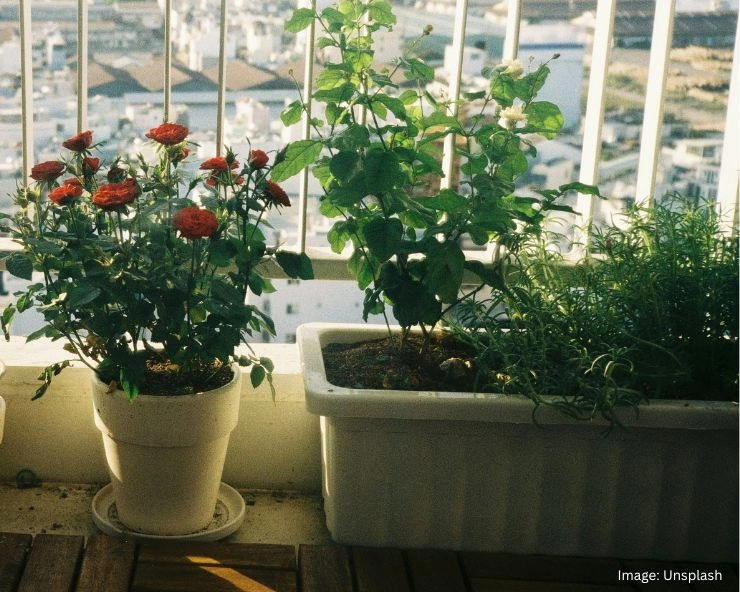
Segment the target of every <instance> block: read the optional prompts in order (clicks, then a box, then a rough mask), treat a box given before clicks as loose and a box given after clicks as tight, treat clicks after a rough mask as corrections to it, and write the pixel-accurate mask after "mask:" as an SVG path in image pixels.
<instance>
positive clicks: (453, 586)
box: [406, 549, 466, 592]
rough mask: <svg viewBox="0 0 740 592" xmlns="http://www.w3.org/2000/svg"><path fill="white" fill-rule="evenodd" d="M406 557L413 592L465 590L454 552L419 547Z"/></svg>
mask: <svg viewBox="0 0 740 592" xmlns="http://www.w3.org/2000/svg"><path fill="white" fill-rule="evenodd" d="M406 557H407V560H408V566H409V572H410V574H411V581H412V584H413V588H414V591H415V592H466V587H465V580H464V578H463V574H462V570H461V569H460V563H459V561H458V556H457V554H456V553H455V552H453V551H437V550H432V549H420V550H413V551H408V552H407V553H406Z"/></svg>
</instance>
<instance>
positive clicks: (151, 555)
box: [139, 541, 296, 571]
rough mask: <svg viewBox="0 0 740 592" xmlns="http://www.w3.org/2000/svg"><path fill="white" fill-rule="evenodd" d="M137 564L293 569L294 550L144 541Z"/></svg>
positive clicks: (247, 544) (239, 545)
mask: <svg viewBox="0 0 740 592" xmlns="http://www.w3.org/2000/svg"><path fill="white" fill-rule="evenodd" d="M139 561H140V562H150V563H181V564H188V565H191V564H193V563H198V564H214V565H226V566H230V567H255V568H268V569H285V570H292V571H295V569H296V557H295V547H293V546H292V545H263V544H251V543H211V542H207V543H204V542H171V541H145V542H142V543H141V544H140V549H139Z"/></svg>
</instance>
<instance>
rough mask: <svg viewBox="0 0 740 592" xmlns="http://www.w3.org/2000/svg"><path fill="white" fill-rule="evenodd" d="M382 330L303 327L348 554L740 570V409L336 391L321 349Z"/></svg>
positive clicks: (329, 506)
mask: <svg viewBox="0 0 740 592" xmlns="http://www.w3.org/2000/svg"><path fill="white" fill-rule="evenodd" d="M383 332H385V328H384V327H378V328H375V327H371V326H367V325H361V326H346V325H345V326H341V325H332V324H308V325H304V326H301V327H299V330H298V343H299V347H300V351H301V356H302V363H303V373H304V374H303V375H304V381H305V385H306V404H307V407H308V410H309V411H310V412H312V413H315V414H317V415H320V416H321V426H322V447H323V451H322V453H323V462H324V467H323V495H324V503H325V512H326V517H327V526H328V528H329V530H330V532H331V533H332V537H333V538H334V539H335V540H336V541H337V542H341V543H345V544H356V545H369V546H393V547H435V548H445V549H457V550H479V551H494V552H495V551H505V552H513V553H547V554H555V555H580V556H600V557H608V556H613V557H628V558H652V559H666V560H695V561H709V560H711V561H733V562H734V561H737V555H738V444H737V443H738V409H737V405H735V404H732V403H712V402H709V403H704V402H690V401H689V402H687V401H661V402H653V403H651V404H650V405H646V406H644V407H642V408H641V410H640V415H639V418H635V417H634V414H633V413H632V412H630V411H628V410H625V412H624V414H623V415H624V423H625V425H626V429H620V428H617V429H615V430H614V431H612V432H611V433H610V434H609V435H604V428H605V424H604V423H600V422H596V421H594V422H588V423H585V422H576V421H574V420H570V419H568V418H566V417H564V416H561V415H560V414H558V413H556V412H554V411H552V410H549V409H544V410H542V413H539V414H538V425H534V424H533V423H532V403H531V402H529V401H528V400H526V399H525V398H523V397H516V396H506V397H504V396H501V395H480V394H473V393H439V392H407V391H379V392H378V391H363V390H356V389H347V388H340V387H336V386H334V385H331V384H329V383H328V382H327V381H326V378H325V374H324V367H323V359H322V355H321V348H322V347H323V346H324V345H325V344H327V343H332V342H350V341H359V340H363V339H368V338H373V337H380V336H381V335H382V333H383Z"/></svg>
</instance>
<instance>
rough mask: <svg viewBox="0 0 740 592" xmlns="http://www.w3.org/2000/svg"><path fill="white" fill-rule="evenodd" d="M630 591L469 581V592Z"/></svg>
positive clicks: (599, 586)
mask: <svg viewBox="0 0 740 592" xmlns="http://www.w3.org/2000/svg"><path fill="white" fill-rule="evenodd" d="M632 589H633V588H631V587H624V586H610V585H608V584H573V583H570V582H566V583H562V582H529V581H527V580H478V579H473V580H471V581H470V590H471V592H627V591H629V590H632Z"/></svg>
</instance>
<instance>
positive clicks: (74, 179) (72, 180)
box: [62, 177, 82, 189]
mask: <svg viewBox="0 0 740 592" xmlns="http://www.w3.org/2000/svg"><path fill="white" fill-rule="evenodd" d="M62 185H72V186H73V187H79V188H80V189H82V181H80V180H79V179H78V178H77V177H70V178H69V179H65V180H64V181H62Z"/></svg>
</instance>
